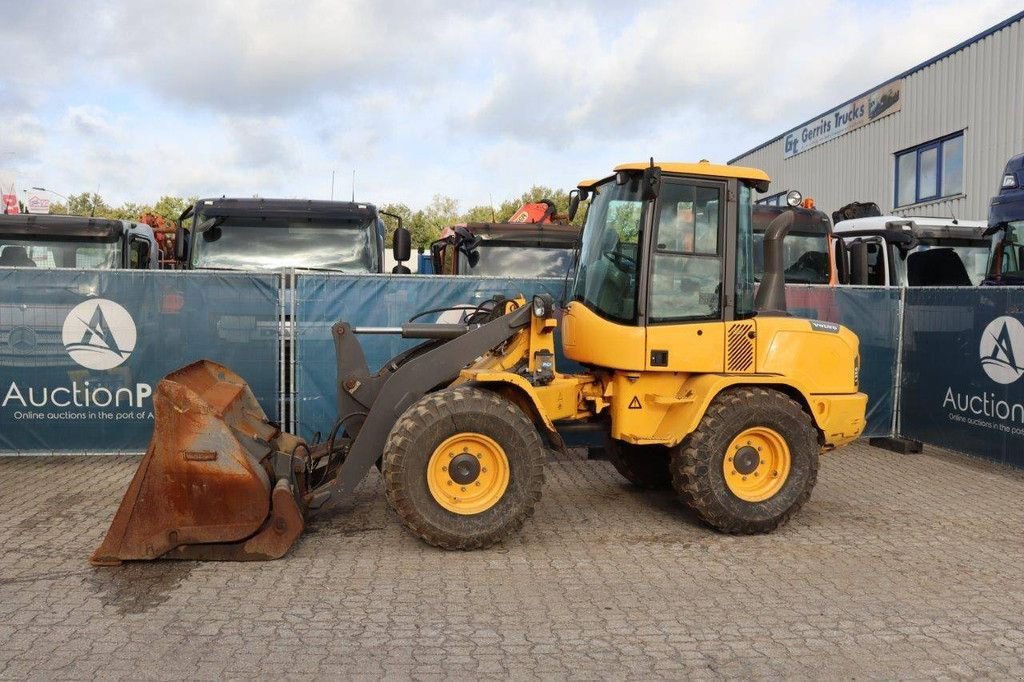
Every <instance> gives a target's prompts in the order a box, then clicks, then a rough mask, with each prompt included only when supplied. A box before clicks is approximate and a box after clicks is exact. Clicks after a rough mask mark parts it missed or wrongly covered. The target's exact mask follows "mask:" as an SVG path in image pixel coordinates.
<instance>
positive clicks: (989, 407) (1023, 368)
mask: <svg viewBox="0 0 1024 682" xmlns="http://www.w3.org/2000/svg"><path fill="white" fill-rule="evenodd" d="M904 320H905V322H904V325H905V326H904V355H903V362H904V365H903V382H902V385H903V390H902V395H901V398H900V405H901V428H900V431H901V433H902V434H903V435H905V436H908V437H910V438H915V439H917V440H921V441H924V442H926V443H933V444H936V445H941V446H943V447H947V448H951V449H953V450H959V451H961V452H967V453H970V454H973V455H979V456H981V457H987V458H989V459H995V460H997V461H1001V462H1006V463H1008V464H1015V465H1017V466H1024V295H1022V294H1021V293H1020V292H1019V291H1016V290H1014V291H1010V290H1008V289H998V290H995V289H967V290H966V291H964V292H958V291H953V290H948V289H947V290H931V291H929V290H922V289H909V290H908V291H907V307H906V310H905V315H904Z"/></svg>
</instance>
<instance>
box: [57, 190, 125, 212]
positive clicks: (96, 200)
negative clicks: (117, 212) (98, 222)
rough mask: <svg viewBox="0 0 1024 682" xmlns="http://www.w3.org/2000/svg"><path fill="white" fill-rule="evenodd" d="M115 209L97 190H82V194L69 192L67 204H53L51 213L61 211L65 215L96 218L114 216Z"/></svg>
mask: <svg viewBox="0 0 1024 682" xmlns="http://www.w3.org/2000/svg"><path fill="white" fill-rule="evenodd" d="M113 212H114V209H112V208H111V207H110V206H109V205H107V202H105V201H103V197H101V196H100V195H99V194H96V193H95V192H82V193H81V194H69V195H68V201H67V203H66V204H53V205H52V206H51V207H50V213H61V214H64V215H82V216H95V217H96V218H112V217H114V216H113Z"/></svg>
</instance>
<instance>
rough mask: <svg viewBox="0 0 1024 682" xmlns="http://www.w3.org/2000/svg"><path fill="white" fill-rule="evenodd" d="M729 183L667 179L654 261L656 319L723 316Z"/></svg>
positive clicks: (652, 312) (653, 318)
mask: <svg viewBox="0 0 1024 682" xmlns="http://www.w3.org/2000/svg"><path fill="white" fill-rule="evenodd" d="M722 195H723V186H721V185H718V184H710V183H709V184H708V185H704V184H691V183H678V182H665V183H663V184H662V188H661V195H660V197H659V202H658V207H659V208H658V216H657V227H656V231H655V243H654V259H653V262H652V264H651V289H650V296H649V298H650V318H651V321H652V322H672V321H685V320H703V319H715V318H719V317H721V314H722V305H721V285H720V282H721V279H722V258H721V248H720V247H721V236H722V212H721V210H720V207H721V205H722Z"/></svg>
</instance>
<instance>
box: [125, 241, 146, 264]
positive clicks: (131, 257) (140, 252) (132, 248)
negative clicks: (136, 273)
mask: <svg viewBox="0 0 1024 682" xmlns="http://www.w3.org/2000/svg"><path fill="white" fill-rule="evenodd" d="M128 267H129V268H131V269H132V270H139V269H143V270H144V269H146V268H148V267H149V242H148V241H146V240H145V239H140V238H137V237H136V238H132V239H131V240H129V242H128Z"/></svg>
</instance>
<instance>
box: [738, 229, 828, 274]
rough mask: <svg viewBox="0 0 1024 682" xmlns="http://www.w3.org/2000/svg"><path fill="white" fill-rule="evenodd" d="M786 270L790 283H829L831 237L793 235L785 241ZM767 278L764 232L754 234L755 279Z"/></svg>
mask: <svg viewBox="0 0 1024 682" xmlns="http://www.w3.org/2000/svg"><path fill="white" fill-rule="evenodd" d="M782 254H783V267H784V268H785V275H786V282H787V283H790V284H828V282H829V255H828V236H827V235H824V234H800V233H793V232H790V233H789V234H787V235H786V238H785V239H783V240H782ZM763 277H764V233H763V232H755V233H754V279H756V280H757V281H759V282H760V281H761V279H762V278H763Z"/></svg>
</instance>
